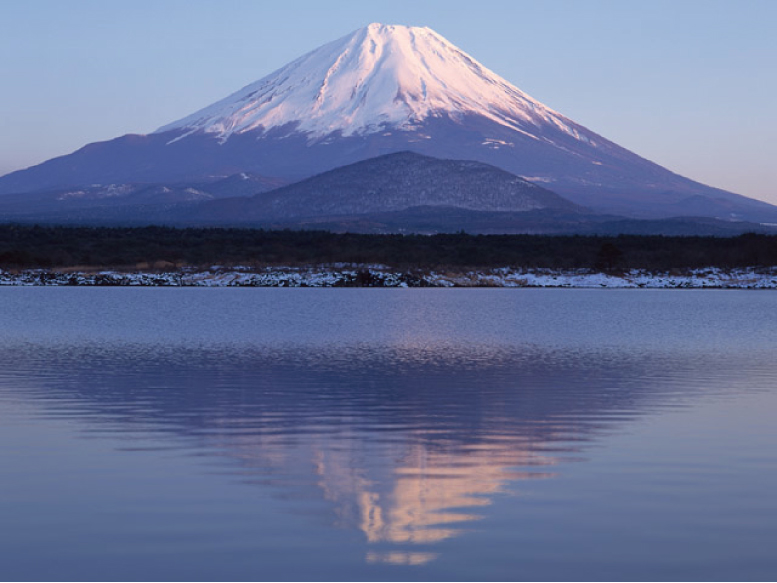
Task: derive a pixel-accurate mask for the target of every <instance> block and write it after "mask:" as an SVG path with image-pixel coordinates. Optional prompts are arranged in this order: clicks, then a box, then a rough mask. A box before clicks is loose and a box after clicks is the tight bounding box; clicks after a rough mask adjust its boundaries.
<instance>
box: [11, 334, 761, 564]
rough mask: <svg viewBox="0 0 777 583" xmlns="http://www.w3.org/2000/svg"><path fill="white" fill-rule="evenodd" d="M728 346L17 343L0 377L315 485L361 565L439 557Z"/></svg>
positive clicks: (80, 416) (249, 469)
mask: <svg viewBox="0 0 777 583" xmlns="http://www.w3.org/2000/svg"><path fill="white" fill-rule="evenodd" d="M736 358H742V356H741V355H740V356H734V357H731V358H729V359H727V358H725V357H721V356H720V355H718V356H717V357H716V358H707V357H701V356H697V357H696V359H694V358H692V357H689V355H687V354H686V355H676V354H673V353H670V352H660V351H652V352H648V353H640V352H634V351H631V352H629V351H618V350H593V349H576V350H572V349H555V350H554V349H551V348H547V347H544V348H539V347H536V346H532V345H528V344H527V345H522V346H500V345H488V344H455V343H447V342H438V343H426V344H424V345H416V346H403V345H401V344H400V345H397V344H388V343H384V344H370V343H363V344H356V345H337V346H334V347H320V346H318V347H310V346H304V345H297V346H294V345H286V346H282V347H279V348H270V347H262V346H255V347H246V346H230V345H222V346H207V347H197V346H173V347H165V346H161V345H151V344H117V343H115V344H104V345H89V344H83V343H82V344H77V345H36V344H23V345H18V344H17V345H12V346H6V347H4V348H3V349H2V350H0V360H2V362H5V363H9V364H7V365H6V366H5V367H4V370H3V375H2V377H0V388H2V396H3V398H4V399H5V400H8V399H10V398H11V397H14V398H17V399H23V400H24V401H25V402H27V403H34V404H35V405H36V408H37V409H38V410H39V413H37V415H39V417H41V418H46V419H57V418H59V419H68V420H73V421H76V422H77V423H78V424H79V425H80V426H81V427H82V428H83V430H84V431H85V433H87V434H89V435H94V434H95V433H96V434H112V435H115V436H116V435H118V436H122V435H123V436H127V443H128V444H129V445H128V449H129V448H138V447H140V448H142V446H143V444H142V440H143V437H142V436H144V435H153V436H154V437H155V439H158V438H159V436H163V438H164V440H165V442H166V443H167V444H168V445H169V447H170V448H171V449H176V448H181V449H185V450H187V451H188V450H192V449H193V450H194V451H195V452H196V454H197V455H200V456H204V457H206V458H210V459H219V460H225V461H226V465H221V464H220V465H218V471H219V472H222V473H226V474H228V475H233V476H235V477H237V479H238V480H239V481H240V482H242V483H246V482H247V483H252V484H256V485H257V487H260V488H271V489H273V491H275V492H277V495H279V496H281V495H283V496H288V494H289V493H290V492H291V493H293V492H294V491H300V492H303V491H304V492H309V490H310V487H311V486H314V491H315V490H316V489H317V491H318V496H319V497H323V499H324V500H326V501H327V502H328V503H329V504H330V505H331V514H330V519H329V520H330V521H331V523H332V524H333V525H334V526H336V527H339V528H346V529H358V530H359V531H361V533H363V536H364V537H365V538H366V540H367V542H368V543H369V544H370V545H377V546H376V547H375V548H374V549H371V550H369V551H368V552H367V554H366V557H365V558H366V561H367V562H368V563H389V564H399V565H421V564H424V563H428V562H429V561H432V560H433V559H435V558H436V557H437V553H435V552H429V550H424V549H422V548H419V550H418V551H416V550H414V547H415V546H416V545H429V544H433V543H437V542H439V541H442V540H445V539H449V538H451V537H455V536H457V535H458V534H460V533H462V532H463V531H465V530H466V529H468V528H469V526H470V525H472V524H473V521H476V520H478V519H479V518H480V514H479V509H482V508H483V507H485V506H488V505H490V504H492V503H493V502H494V500H495V498H496V497H497V496H499V495H504V494H506V493H507V492H508V488H507V486H508V485H511V484H512V485H513V486H515V485H516V483H518V482H520V481H521V480H527V479H535V478H546V479H547V478H552V477H553V475H554V466H555V465H557V464H558V463H559V462H565V461H572V460H583V459H584V455H585V451H586V444H587V443H588V442H590V441H591V440H593V439H596V438H597V437H598V436H600V435H602V434H603V433H604V432H609V431H612V430H614V429H617V428H618V427H620V426H622V425H623V424H625V423H627V422H628V421H629V420H630V419H633V418H635V417H637V416H640V415H643V414H645V413H647V412H650V411H651V410H655V409H656V408H660V409H665V408H667V407H673V406H683V405H684V404H685V403H686V402H687V401H688V399H689V398H690V397H692V396H693V391H692V390H690V389H689V388H688V385H686V384H685V383H683V382H682V379H683V375H684V374H688V375H694V376H695V377H698V376H699V374H700V373H699V371H701V370H704V371H707V372H708V373H709V375H710V379H711V380H710V382H709V383H708V384H706V394H713V393H714V392H715V387H716V383H717V386H725V378H726V374H730V371H733V370H743V368H742V367H738V366H737V363H736V362H732V359H736ZM699 359H701V360H703V361H704V362H701V361H700V360H699ZM745 368H746V367H745ZM666 371H671V374H670V375H668V374H664V373H665V372H666ZM727 371H728V372H727ZM712 379H718V380H717V381H714V380H712ZM721 379H722V380H723V382H722V384H721V382H720V381H721ZM697 381H698V378H697ZM693 386H699V383H698V382H697V383H696V384H695V385H693ZM138 436H140V437H138ZM513 489H514V488H513ZM305 495H309V494H305ZM292 499H293V497H292ZM427 549H428V547H427Z"/></svg>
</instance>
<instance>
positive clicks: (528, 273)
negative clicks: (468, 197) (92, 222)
mask: <svg viewBox="0 0 777 583" xmlns="http://www.w3.org/2000/svg"><path fill="white" fill-rule="evenodd" d="M0 286H83V287H94V286H113V287H129V286H131V287H405V288H411V287H437V288H472V287H497V288H572V289H777V267H770V268H754V267H753V268H737V269H721V268H715V267H710V268H704V269H692V270H682V271H679V270H677V271H671V272H663V273H659V272H649V271H647V270H639V269H632V270H625V271H619V272H602V271H597V270H591V269H576V270H560V269H516V268H511V267H501V268H493V269H481V270H460V271H454V270H420V269H416V270H396V269H391V268H389V267H386V266H382V265H330V266H309V267H267V268H249V267H231V268H226V267H221V266H212V267H211V268H209V269H204V270H201V269H194V268H182V269H179V270H175V271H167V272H159V273H154V272H148V271H146V272H143V271H137V272H121V271H116V270H103V271H96V272H86V271H73V272H69V271H67V272H66V271H56V270H48V269H30V270H20V271H18V272H15V273H10V272H7V271H2V270H0Z"/></svg>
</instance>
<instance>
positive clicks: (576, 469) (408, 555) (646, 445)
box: [0, 288, 777, 580]
mask: <svg viewBox="0 0 777 583" xmlns="http://www.w3.org/2000/svg"><path fill="white" fill-rule="evenodd" d="M775 355H777V294H775V293H769V292H730V291H729V292H719V291H710V290H704V291H667V290H657V291H647V290H638V291H605V290H593V291H585V290H323V289H322V290H319V289H316V290H304V289H303V290H293V289H169V290H168V289H122V288H111V289H83V288H73V289H71V288H5V289H0V565H1V567H0V574H1V575H0V579H13V580H30V579H32V580H38V579H56V580H105V579H107V580H144V579H157V580H158V579H162V580H182V579H185V580H202V579H207V580H213V579H216V580H246V579H249V580H256V579H273V580H278V579H281V580H283V579H312V580H320V579H325V580H326V579H337V580H365V579H366V580H402V579H411V580H419V579H421V580H437V579H446V580H458V579H468V580H469V579H484V580H489V579H532V580H558V579H596V580H611V579H626V580H645V579H683V580H696V579H705V580H720V579H725V580H732V579H733V580H752V579H770V580H774V579H775V578H777V553H775V551H774V549H775V548H777V494H776V492H777V424H775V413H777V359H775Z"/></svg>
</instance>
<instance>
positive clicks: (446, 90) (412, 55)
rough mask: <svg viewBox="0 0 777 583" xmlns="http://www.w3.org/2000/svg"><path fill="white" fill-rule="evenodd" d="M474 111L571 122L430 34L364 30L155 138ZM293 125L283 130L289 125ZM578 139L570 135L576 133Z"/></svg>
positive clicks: (344, 130)
mask: <svg viewBox="0 0 777 583" xmlns="http://www.w3.org/2000/svg"><path fill="white" fill-rule="evenodd" d="M470 113H474V114H478V115H481V116H484V117H486V118H488V119H490V120H492V121H495V122H497V123H499V124H502V125H505V126H507V127H510V128H512V129H515V130H518V131H520V132H522V133H528V134H530V135H531V134H532V126H538V125H542V124H545V123H551V124H553V125H554V126H556V128H558V129H561V130H562V131H565V132H567V133H573V134H574V133H577V132H576V131H575V130H574V129H572V128H570V127H568V124H569V123H570V122H569V120H567V119H566V118H564V117H563V116H561V115H559V114H558V113H556V112H554V111H552V110H551V109H549V108H547V107H546V106H544V105H543V104H542V103H540V102H538V101H536V100H535V99H532V98H531V97H529V96H528V95H526V94H525V93H523V92H522V91H521V90H520V89H518V88H517V87H515V86H514V85H512V84H510V83H509V82H507V81H505V80H504V79H502V78H501V77H499V76H498V75H496V74H495V73H493V72H492V71H490V70H489V69H487V68H486V67H484V66H483V65H481V64H480V63H478V62H477V61H476V60H475V59H474V58H472V57H471V56H469V55H468V54H466V53H465V52H463V51H462V50H460V49H458V48H457V47H455V46H454V45H453V44H451V43H450V42H448V41H447V40H446V39H445V38H443V37H442V36H440V35H439V34H437V33H436V32H434V31H433V30H431V29H429V28H418V27H409V26H398V25H383V24H370V25H369V26H366V27H364V28H361V29H359V30H356V31H355V32H353V33H351V34H349V35H348V36H345V37H343V38H341V39H339V40H336V41H334V42H331V43H329V44H326V45H324V46H322V47H320V48H318V49H316V50H314V51H312V52H310V53H308V54H306V55H304V56H302V57H300V58H299V59H297V60H295V61H293V62H292V63H290V64H288V65H286V66H285V67H283V68H281V69H279V70H277V71H275V72H274V73H271V74H270V75H268V76H267V77H264V78H263V79H260V80H259V81H257V82H255V83H252V84H250V85H248V86H246V87H244V88H243V89H241V90H240V91H238V92H236V93H234V94H233V95H230V96H229V97H227V98H226V99H223V100H221V101H219V102H217V103H214V104H213V105H211V106H209V107H206V108H204V109H202V110H200V111H198V112H196V113H194V114H192V115H190V116H188V117H185V118H183V119H181V120H179V121H177V122H174V123H172V124H169V125H166V126H164V127H162V128H160V129H158V130H157V132H156V133H160V132H165V131H168V130H187V131H188V132H192V133H193V132H197V131H203V132H206V133H210V134H216V135H218V136H219V137H220V138H221V139H222V140H226V139H228V138H229V136H230V135H232V134H233V133H243V132H248V131H252V130H269V129H272V128H277V127H281V126H286V125H287V124H293V131H302V132H306V133H307V134H309V136H310V137H311V138H313V139H315V138H319V137H322V136H326V135H328V134H331V133H333V132H340V133H341V134H342V135H343V136H351V135H365V134H370V133H376V132H379V131H384V130H386V129H388V128H402V129H409V128H412V127H413V124H414V123H417V122H420V121H422V120H424V119H426V118H428V117H432V116H437V115H441V114H445V115H448V116H452V117H455V116H456V115H462V114H470ZM290 127H291V126H290ZM576 137H577V136H576Z"/></svg>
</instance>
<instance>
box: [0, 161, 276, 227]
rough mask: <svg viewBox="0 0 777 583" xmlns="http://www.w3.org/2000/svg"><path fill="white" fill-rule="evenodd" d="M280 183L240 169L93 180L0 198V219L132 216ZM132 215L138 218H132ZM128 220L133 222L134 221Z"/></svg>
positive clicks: (247, 193) (248, 193)
mask: <svg viewBox="0 0 777 583" xmlns="http://www.w3.org/2000/svg"><path fill="white" fill-rule="evenodd" d="M284 184H285V181H283V180H281V179H277V178H267V177H264V176H258V175H254V174H247V173H245V172H241V173H239V174H235V175H233V176H228V177H226V178H222V179H220V180H214V181H210V182H192V183H186V182H179V183H167V184H165V183H157V184H145V183H129V184H92V185H88V186H81V187H74V188H65V189H59V190H47V191H43V192H32V193H29V192H28V193H20V194H8V195H4V196H0V218H2V219H6V220H22V221H28V220H35V219H45V220H51V221H57V220H63V218H66V217H69V218H68V220H67V221H66V222H78V221H79V218H86V217H89V216H100V213H102V215H103V216H111V217H114V218H115V219H120V218H121V216H123V215H127V216H129V215H134V214H137V213H138V212H139V211H141V209H143V210H145V209H148V207H149V206H150V207H160V206H162V207H169V206H170V205H186V204H194V203H198V202H202V201H208V200H217V199H221V198H227V197H240V196H251V195H254V194H256V193H259V192H265V191H267V190H272V189H275V188H278V187H280V186H283V185H284ZM135 218H137V217H135ZM135 218H133V220H135Z"/></svg>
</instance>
